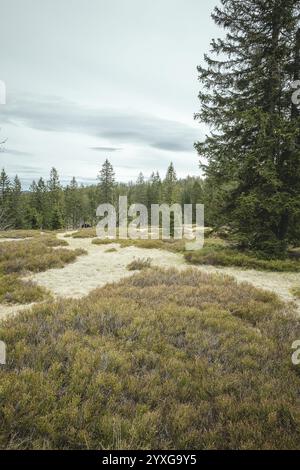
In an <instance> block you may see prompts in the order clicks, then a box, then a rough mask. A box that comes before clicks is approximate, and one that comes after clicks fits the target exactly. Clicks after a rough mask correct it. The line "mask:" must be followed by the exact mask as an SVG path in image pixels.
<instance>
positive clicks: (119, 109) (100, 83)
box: [0, 0, 222, 186]
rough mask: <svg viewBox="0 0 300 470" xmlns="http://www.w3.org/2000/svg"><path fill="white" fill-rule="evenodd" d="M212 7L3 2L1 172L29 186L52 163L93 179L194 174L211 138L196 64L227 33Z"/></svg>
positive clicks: (187, 1) (109, 0)
mask: <svg viewBox="0 0 300 470" xmlns="http://www.w3.org/2000/svg"><path fill="white" fill-rule="evenodd" d="M216 3H217V0H0V7H1V19H0V22H1V24H0V44H1V52H0V80H3V81H4V82H5V83H6V87H7V103H6V105H1V104H0V126H1V134H0V137H1V138H0V140H2V139H4V138H7V139H8V140H7V142H6V144H5V146H4V148H3V149H2V152H1V153H0V165H1V166H2V167H5V169H6V171H7V173H8V174H9V175H10V176H14V174H16V173H17V174H18V175H19V176H20V178H21V180H22V182H23V184H24V186H28V184H29V182H31V180H32V179H37V178H38V177H39V176H43V177H46V178H47V176H48V174H49V171H50V168H51V167H52V166H55V167H56V168H57V169H58V171H59V173H60V176H61V179H62V181H64V182H66V181H68V180H69V179H70V178H71V177H72V176H73V175H74V176H75V177H76V178H77V179H78V180H79V181H81V182H84V183H89V182H94V181H95V179H96V176H97V173H98V171H99V168H100V167H101V165H102V163H103V161H104V159H105V158H107V157H108V158H109V159H110V161H111V162H112V163H113V165H114V167H115V171H116V175H117V178H118V180H121V181H129V180H135V179H136V177H137V175H138V173H139V172H140V171H142V172H143V173H144V174H145V176H149V174H150V173H151V172H152V170H159V171H160V172H161V174H162V175H164V174H165V171H166V168H167V165H168V164H169V162H170V161H173V163H174V165H175V168H176V170H177V174H178V175H179V176H185V175H187V174H191V175H199V174H200V171H199V168H198V158H197V154H196V152H195V150H194V149H193V143H194V142H195V141H196V140H199V139H201V138H203V136H204V134H205V132H206V129H205V127H204V126H203V125H202V124H201V123H197V122H195V121H194V119H193V114H194V113H195V112H197V110H198V108H199V102H198V99H197V94H198V91H199V83H198V81H197V70H196V66H197V65H198V64H200V63H202V62H203V54H204V53H206V52H208V51H209V44H210V40H211V38H212V37H216V36H220V35H221V33H222V32H221V31H219V30H218V28H217V27H216V26H215V25H214V23H213V21H212V19H211V18H210V13H211V11H212V9H213V7H214V6H215V4H216Z"/></svg>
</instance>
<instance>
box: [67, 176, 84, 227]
mask: <svg viewBox="0 0 300 470" xmlns="http://www.w3.org/2000/svg"><path fill="white" fill-rule="evenodd" d="M81 199H82V198H81V195H80V192H79V189H78V183H77V181H76V178H75V177H73V178H72V180H71V182H70V184H69V185H68V186H67V187H66V190H65V204H66V219H67V223H68V224H70V225H71V226H72V228H78V227H79V223H80V220H81V215H82V205H81Z"/></svg>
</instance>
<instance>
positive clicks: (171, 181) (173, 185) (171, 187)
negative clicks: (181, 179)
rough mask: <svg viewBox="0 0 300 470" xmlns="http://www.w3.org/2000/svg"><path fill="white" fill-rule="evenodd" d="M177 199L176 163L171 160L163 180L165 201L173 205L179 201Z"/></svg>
mask: <svg viewBox="0 0 300 470" xmlns="http://www.w3.org/2000/svg"><path fill="white" fill-rule="evenodd" d="M177 199H178V194H177V176H176V171H175V169H174V165H173V163H172V162H171V163H170V165H169V167H168V169H167V173H166V177H165V179H164V182H163V202H164V203H166V204H169V205H171V204H173V203H175V202H178V201H177Z"/></svg>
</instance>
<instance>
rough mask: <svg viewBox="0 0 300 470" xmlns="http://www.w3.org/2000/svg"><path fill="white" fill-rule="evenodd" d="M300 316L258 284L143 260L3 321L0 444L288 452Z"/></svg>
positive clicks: (295, 408)
mask: <svg viewBox="0 0 300 470" xmlns="http://www.w3.org/2000/svg"><path fill="white" fill-rule="evenodd" d="M299 337H300V320H299V318H297V317H296V316H295V314H294V312H293V311H292V307H291V306H287V305H284V304H283V303H282V302H281V301H279V299H278V298H277V297H276V296H275V295H273V294H271V293H267V292H263V291H259V290H256V289H255V288H253V287H251V286H249V285H246V284H242V285H237V284H236V283H235V282H234V281H233V280H231V279H230V278H223V277H219V276H209V275H206V274H204V273H201V272H199V271H198V270H192V269H191V270H188V271H185V272H181V273H179V272H177V271H173V270H169V271H162V270H154V269H153V270H151V269H150V270H147V271H145V272H142V273H140V274H138V275H134V276H133V277H131V278H128V279H126V280H124V281H122V282H120V283H118V284H114V285H111V286H107V287H104V288H102V289H97V290H96V291H94V292H93V293H91V294H90V295H89V296H88V297H86V298H84V299H82V300H80V301H75V300H74V301H70V300H68V301H63V302H59V303H52V304H50V303H49V304H43V305H40V306H37V307H35V308H34V309H33V311H32V312H23V313H21V314H20V315H19V316H18V317H16V318H11V319H10V320H8V321H6V322H5V323H2V325H1V327H0V338H1V340H3V341H5V342H6V344H7V361H8V362H7V365H6V366H5V368H4V367H2V368H0V402H1V407H0V447H1V448H9V449H20V448H24V449H27V448H34V449H42V448H50V449H51V448H56V449H70V448H75V449H83V448H97V449H101V448H104V449H116V448H122V449H135V448H152V449H215V448H217V449H253V448H257V449H266V448H267V449H296V448H299V446H300V406H299V405H300V403H299V401H300V397H299V390H300V373H299V368H297V367H296V366H292V363H291V352H292V350H291V345H292V343H293V341H294V340H295V339H298V338H299Z"/></svg>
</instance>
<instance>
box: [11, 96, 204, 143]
mask: <svg viewBox="0 0 300 470" xmlns="http://www.w3.org/2000/svg"><path fill="white" fill-rule="evenodd" d="M2 121H3V122H6V123H9V124H15V125H18V126H19V125H23V126H26V127H31V128H33V129H39V130H43V131H49V132H73V133H81V134H86V135H90V136H93V137H99V138H103V139H106V140H108V141H109V142H110V143H111V144H112V145H111V146H108V147H93V148H92V149H93V150H98V151H115V150H119V146H120V145H121V146H122V145H124V144H126V143H130V144H135V145H142V146H149V147H153V148H157V149H160V150H167V151H172V152H182V151H191V150H192V149H193V143H194V142H195V141H196V140H199V130H198V129H197V128H196V127H193V126H191V125H188V124H185V123H182V122H179V121H176V120H168V119H162V118H159V117H157V116H153V115H150V114H147V113H144V112H139V111H135V112H134V111H124V110H115V109H107V108H104V109H95V108H87V107H84V106H80V105H78V104H76V103H73V102H69V101H65V100H63V99H61V98H48V97H47V98H39V99H33V98H31V97H28V96H27V97H21V98H20V99H16V100H15V101H11V102H10V103H7V105H6V106H5V107H4V108H3V113H2Z"/></svg>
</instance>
